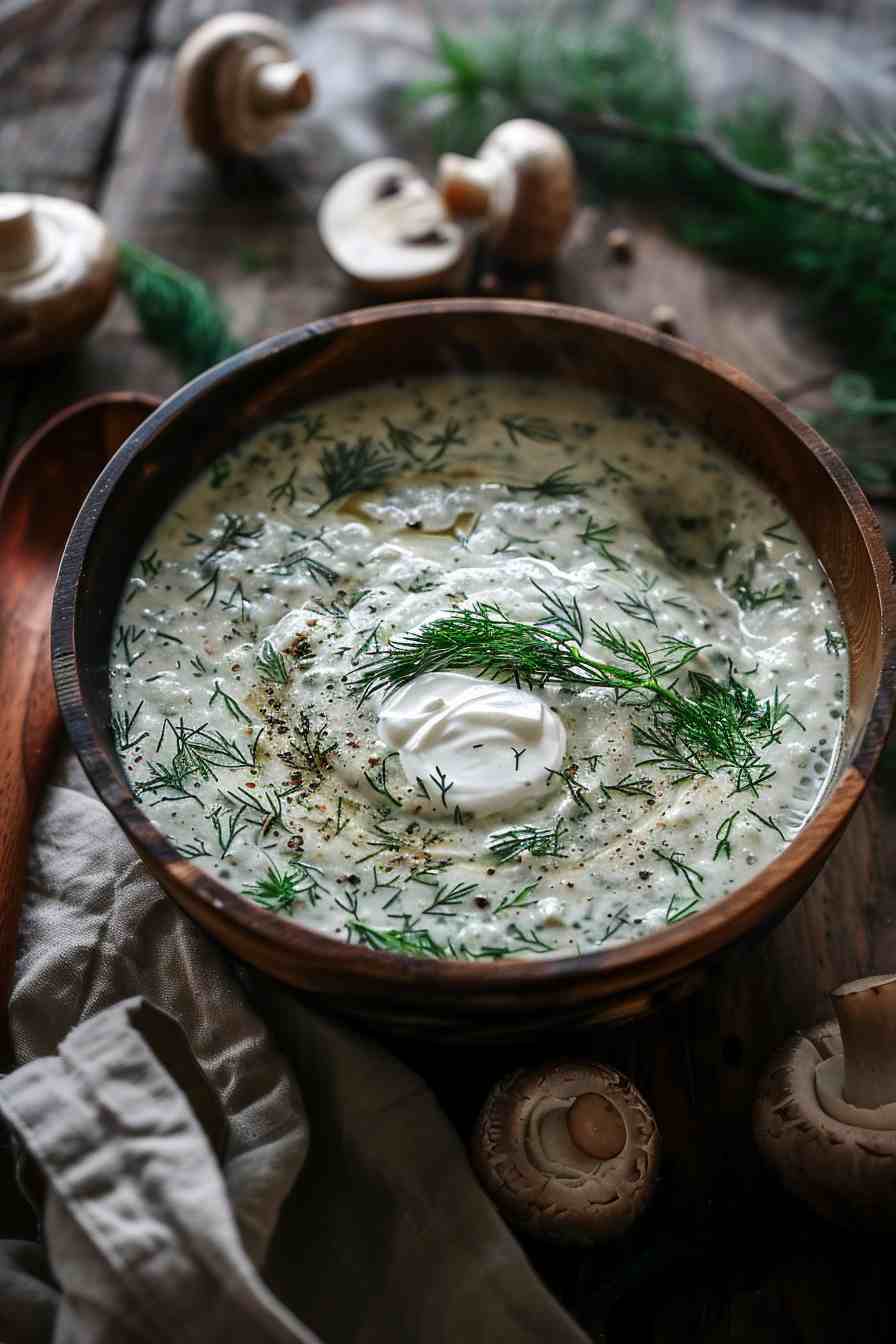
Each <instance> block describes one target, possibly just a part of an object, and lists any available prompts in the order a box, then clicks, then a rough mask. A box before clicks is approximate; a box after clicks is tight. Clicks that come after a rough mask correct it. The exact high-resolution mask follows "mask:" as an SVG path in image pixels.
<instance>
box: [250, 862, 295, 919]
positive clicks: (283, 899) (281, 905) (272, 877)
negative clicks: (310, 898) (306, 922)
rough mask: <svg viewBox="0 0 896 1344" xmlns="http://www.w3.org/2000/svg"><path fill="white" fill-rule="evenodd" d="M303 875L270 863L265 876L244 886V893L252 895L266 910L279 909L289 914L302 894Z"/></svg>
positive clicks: (256, 902)
mask: <svg viewBox="0 0 896 1344" xmlns="http://www.w3.org/2000/svg"><path fill="white" fill-rule="evenodd" d="M301 884H302V875H301V874H300V873H293V872H289V870H288V869H280V868H278V867H277V865H276V864H274V863H271V864H269V865H268V871H267V872H266V873H265V875H264V877H262V878H259V880H258V881H257V882H253V883H252V884H251V885H250V886H245V887H243V895H244V896H248V897H250V899H251V900H253V901H254V902H255V904H256V905H261V906H264V908H265V909H266V910H278V911H280V912H281V913H285V914H288V913H289V912H290V911H291V910H292V908H293V906H294V905H295V904H296V903H297V902H298V900H299V899H300V895H301Z"/></svg>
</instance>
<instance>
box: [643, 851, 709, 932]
mask: <svg viewBox="0 0 896 1344" xmlns="http://www.w3.org/2000/svg"><path fill="white" fill-rule="evenodd" d="M653 852H654V854H655V855H656V857H657V858H658V859H662V861H663V863H668V865H669V867H670V868H671V869H672V872H673V873H674V874H675V876H676V877H683V878H684V880H685V882H686V883H687V884H688V887H689V888H690V890H691V892H692V894H693V899H692V900H690V901H688V902H687V903H686V904H685V905H684V906H682V905H679V903H678V902H679V900H680V899H681V898H680V897H679V896H677V895H674V896H673V897H672V899H671V901H670V902H669V905H668V907H667V909H666V923H667V924H675V923H677V922H678V920H680V919H683V918H684V917H685V915H689V914H690V913H691V911H692V910H693V909H694V907H695V906H696V905H699V903H700V901H701V900H702V899H703V896H702V893H701V891H700V889H699V887H697V886H696V885H695V884H696V883H697V882H699V883H701V884H702V882H703V875H702V873H698V872H697V870H696V868H691V867H690V865H689V864H687V863H685V861H684V855H683V854H679V853H672V854H664V853H663V851H662V850H661V849H655V850H654V851H653Z"/></svg>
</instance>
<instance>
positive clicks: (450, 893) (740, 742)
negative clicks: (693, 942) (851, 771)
mask: <svg viewBox="0 0 896 1344" xmlns="http://www.w3.org/2000/svg"><path fill="white" fill-rule="evenodd" d="M847 667H848V664H847V657H846V641H845V637H844V633H843V628H842V624H841V621H840V617H839V614H838V610H837V606H836V602H835V599H834V596H833V593H832V591H831V588H830V585H829V583H828V581H827V579H826V577H825V575H824V573H823V571H822V569H821V567H820V565H819V563H818V560H817V559H816V557H815V556H814V554H813V552H812V549H811V547H810V545H809V543H808V542H807V540H806V538H805V537H804V535H803V534H802V532H801V531H800V529H799V528H798V527H797V526H796V524H795V523H794V521H793V519H792V518H790V517H788V516H787V514H786V512H785V510H784V509H783V508H782V506H781V504H780V502H779V501H778V500H776V499H775V498H774V497H773V495H772V494H771V493H770V492H769V491H768V490H767V489H766V488H765V487H764V486H762V485H761V484H760V483H759V482H758V481H756V480H755V479H754V478H753V477H752V476H751V475H749V474H748V473H747V472H746V471H745V470H744V469H743V468H741V467H740V466H738V465H737V464H736V463H735V462H734V461H733V460H732V459H730V458H729V457H727V456H726V454H725V451H724V445H723V444H717V443H714V442H710V441H708V440H707V439H706V438H705V437H704V436H702V435H700V434H698V433H696V432H695V431H694V430H692V429H690V428H688V427H687V426H685V425H684V424H678V423H675V422H674V421H673V420H671V419H669V418H668V417H666V416H665V415H656V414H651V413H649V412H647V411H645V410H642V409H640V408H638V407H635V406H631V405H629V404H626V403H622V402H620V401H618V400H615V399H612V398H603V397H601V396H599V395H598V394H596V393H595V392H593V391H590V390H586V389H584V388H581V389H580V388H574V387H571V386H569V385H568V384H561V383H559V382H557V383H555V382H547V381H521V380H519V379H507V378H475V379H471V378H469V377H452V378H440V379H431V380H408V381H398V382H395V383H393V384H390V385H380V386H376V387H373V388H370V389H365V390H363V391H361V392H354V393H351V394H346V395H342V396H339V397H335V398H333V399H331V400H328V401H321V402H320V403H318V404H315V405H314V406H311V407H307V408H304V409H302V410H301V411H298V412H296V413H295V414H292V415H287V416H286V417H284V419H282V420H280V421H278V422H277V423H275V424H270V425H268V426H267V427H266V428H264V429H263V430H261V431H260V432H258V433H257V434H255V435H254V436H253V437H252V438H250V439H248V440H247V441H245V442H243V443H242V444H240V445H239V446H238V447H237V448H236V449H235V450H234V451H233V452H232V453H229V454H227V455H225V456H223V457H221V458H219V459H218V460H216V461H215V462H213V463H212V466H211V467H210V469H209V470H208V471H207V472H206V474H205V475H204V476H203V478H202V479H201V480H198V481H196V482H194V483H193V484H192V485H191V486H190V487H189V488H188V489H187V490H186V491H185V492H184V493H183V494H182V495H181V496H180V498H179V499H178V500H177V502H176V504H175V506H174V507H173V508H172V509H171V510H170V511H169V512H168V513H167V514H166V515H165V517H164V518H163V519H162V520H161V522H160V523H159V525H158V526H157V527H156V529H155V531H154V532H153V533H152V535H151V536H150V538H149V540H148V541H147V543H146V545H145V547H144V548H143V550H142V553H141V554H140V556H139V558H138V560H137V562H136V564H135V566H134V569H133V572H132V574H131V577H130V580H129V582H128V584H127V587H126V590H125V593H124V595H123V598H122V602H121V608H120V612H119V614H118V618H117V622H116V633H115V638H114V642H113V647H112V650H111V653H110V675H111V679H112V682H111V688H112V710H113V729H114V733H115V738H116V742H117V746H118V750H119V752H120V755H121V758H122V761H123V763H124V767H125V770H126V771H127V776H128V779H129V780H130V782H131V786H132V788H133V790H134V793H135V794H136V796H137V798H138V799H139V800H140V803H141V805H142V806H143V807H144V808H145V809H146V810H147V812H148V813H149V815H150V816H151V817H152V819H153V820H154V821H155V822H156V823H157V824H158V825H159V826H160V827H161V828H162V830H163V831H165V832H166V834H167V835H169V836H170V837H171V839H172V842H173V844H174V845H175V846H176V848H177V849H178V851H179V852H180V853H181V854H182V855H184V856H185V857H187V858H190V859H192V860H194V861H195V862H196V863H197V864H199V865H200V866H201V867H202V868H204V869H206V870H207V871H208V872H210V873H213V874H215V875H216V876H217V877H219V878H221V879H222V880H224V881H226V882H227V883H228V884H230V885H231V886H233V887H235V888H236V889H237V890H239V891H240V892H242V893H243V894H244V895H245V898H246V900H248V901H254V902H256V903H257V904H259V905H262V906H265V907H267V908H269V909H272V910H276V911H279V912H280V913H281V914H282V915H283V916H284V918H289V919H294V920H298V921H299V922H300V923H302V924H304V925H307V926H309V927H310V928H313V929H316V930H318V931H320V932H322V933H327V934H330V935H332V936H333V937H335V938H340V939H345V940H348V941H350V942H353V943H360V944H363V945H366V946H368V947H372V948H379V949H385V950H393V951H396V952H404V953H409V954H414V955H425V956H434V957H461V958H480V957H481V958H499V957H507V956H547V955H551V954H569V953H576V952H584V951H588V950H590V949H593V948H597V947H608V946H612V945H614V944H618V943H622V942H626V941H629V940H631V939H634V938H638V937H640V936H642V935H644V934H646V933H650V932H653V931H656V930H658V929H662V928H665V927H667V926H668V925H670V924H673V923H677V922H678V921H680V920H684V919H687V918H688V917H689V916H691V915H693V914H694V913H695V912H696V911H699V910H701V909H703V908H704V907H705V906H706V905H707V904H708V903H709V902H711V901H714V900H717V899H718V898H719V897H720V896H722V895H724V894H725V893H726V892H729V891H731V890H732V889H733V888H735V887H737V886H738V885H740V884H742V883H743V882H745V881H747V880H748V879H749V878H751V877H754V876H755V875H756V874H757V873H758V872H759V871H760V869H761V868H762V867H763V865H765V864H767V863H768V862H769V861H770V860H771V859H773V858H774V857H775V855H776V854H778V853H779V852H780V851H781V850H782V849H783V848H784V846H785V845H786V844H787V842H788V841H789V840H790V839H791V838H792V837H793V836H794V835H795V834H796V832H797V831H798V830H799V829H800V827H801V826H802V825H804V823H805V822H806V819H807V818H808V817H809V816H810V814H811V812H812V810H813V808H814V807H815V806H816V805H817V803H818V801H819V798H820V797H821V795H822V794H823V792H824V790H825V788H826V786H827V784H828V782H829V779H830V777H831V774H832V771H833V769H834V766H835V764H836V759H837V752H838V744H839V741H840V735H841V727H842V723H843V713H844V710H845V706H846V699H847V691H848V687H847V676H848V671H847Z"/></svg>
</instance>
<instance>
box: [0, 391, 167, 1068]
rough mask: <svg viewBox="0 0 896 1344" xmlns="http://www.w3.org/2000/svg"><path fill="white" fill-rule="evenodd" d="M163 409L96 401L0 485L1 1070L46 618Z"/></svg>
mask: <svg viewBox="0 0 896 1344" xmlns="http://www.w3.org/2000/svg"><path fill="white" fill-rule="evenodd" d="M157 405H158V401H157V400H156V399H155V398H153V397H145V396H142V395H140V394H137V393H121V392H118V393H110V394H108V395H106V396H99V397H91V398H90V399H89V400H87V401H83V402H79V403H78V405H76V406H73V407H70V408H69V409H68V410H67V411H63V412H62V413H61V414H60V415H57V416H54V418H53V419H52V420H50V421H48V423H47V424H46V425H44V426H43V428H42V429H40V430H38V432H37V433H36V434H35V435H33V436H32V438H30V439H29V440H28V442H27V443H26V444H25V446H24V447H23V448H22V449H21V450H20V451H19V453H18V455H17V457H16V458H15V459H14V460H13V462H12V463H11V464H10V466H9V469H8V470H7V472H6V474H5V476H4V477H3V480H2V481H0V1068H2V1067H3V1064H4V1063H5V1062H7V1061H11V1060H12V1058H13V1052H12V1049H11V1042H10V1035H9V1019H8V1013H7V1006H8V1004H9V996H10V991H11V989H12V981H13V973H14V970H15V958H16V939H17V934H18V927H19V918H20V915H21V912H22V897H23V894H24V889H25V878H26V872H27V866H28V847H29V842H30V839H31V820H32V817H33V816H34V812H35V809H36V807H37V803H38V801H39V799H40V794H41V790H42V788H43V786H44V783H45V781H46V777H47V773H48V771H49V768H50V764H51V762H52V760H53V755H54V752H55V748H56V743H57V740H58V736H59V728H60V716H59V709H58V706H57V703H56V692H55V689H54V686H53V673H52V667H51V663H50V612H51V609H52V605H53V588H54V585H55V582H56V571H57V569H58V567H59V559H60V557H61V555H62V550H63V547H64V545H65V540H66V537H67V536H68V534H69V531H70V529H71V526H72V523H73V522H74V520H75V517H76V515H77V512H78V510H79V508H80V507H81V504H82V503H83V501H84V498H85V496H86V494H87V492H88V491H89V489H90V487H91V485H92V484H93V482H94V481H95V480H96V477H97V476H98V474H99V472H100V471H101V470H102V468H103V467H104V466H105V464H106V462H108V460H109V458H110V457H112V455H113V454H114V452H115V451H116V449H117V448H118V447H120V445H121V444H122V443H123V442H124V440H125V439H126V438H127V437H128V435H129V434H131V433H132V432H133V431H134V430H135V429H136V428H137V426H138V425H139V424H140V422H141V421H142V420H144V419H145V418H146V416H147V415H148V414H149V413H150V411H152V410H154V409H155V407H156V406H157Z"/></svg>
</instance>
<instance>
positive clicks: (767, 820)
mask: <svg viewBox="0 0 896 1344" xmlns="http://www.w3.org/2000/svg"><path fill="white" fill-rule="evenodd" d="M747 811H748V812H749V814H750V816H751V817H754V818H755V819H756V821H758V822H760V823H761V824H762V825H763V826H766V827H768V829H769V830H770V831H775V832H776V834H778V835H780V837H781V839H782V840H786V839H787V836H786V835H785V834H784V832H783V831H782V830H781V827H780V826H779V825H778V822H777V820H776V819H775V818H774V817H763V816H760V814H759V813H758V812H754V811H753V809H752V807H748V808H747Z"/></svg>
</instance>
